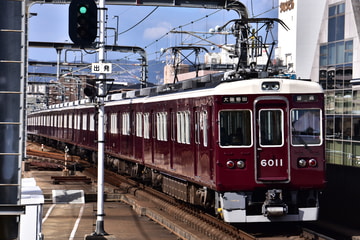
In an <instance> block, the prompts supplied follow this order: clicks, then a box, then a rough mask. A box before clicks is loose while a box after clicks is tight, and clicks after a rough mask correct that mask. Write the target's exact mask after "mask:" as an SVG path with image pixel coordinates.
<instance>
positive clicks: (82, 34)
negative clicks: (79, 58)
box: [69, 0, 98, 47]
mask: <svg viewBox="0 0 360 240" xmlns="http://www.w3.org/2000/svg"><path fill="white" fill-rule="evenodd" d="M97 12H98V11H97V5H96V3H95V1H94V0H72V1H71V3H70V6H69V36H70V39H71V41H73V43H75V44H78V45H81V46H82V47H85V46H89V45H91V44H92V43H93V42H94V41H95V39H96V36H97Z"/></svg>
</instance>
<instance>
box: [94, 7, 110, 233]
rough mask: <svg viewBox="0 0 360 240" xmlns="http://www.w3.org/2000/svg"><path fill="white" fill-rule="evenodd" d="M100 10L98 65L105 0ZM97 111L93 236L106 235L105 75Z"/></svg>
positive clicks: (101, 57)
mask: <svg viewBox="0 0 360 240" xmlns="http://www.w3.org/2000/svg"><path fill="white" fill-rule="evenodd" d="M99 8H100V24H99V25H100V39H99V40H100V41H99V42H100V45H99V63H104V62H105V0H100V1H99ZM99 79H100V83H99V91H98V94H99V98H98V104H99V110H98V113H99V114H98V181H97V184H98V185H97V191H98V192H97V218H96V230H95V235H99V236H104V235H108V234H107V233H106V232H105V230H104V216H105V214H104V148H105V146H104V145H105V138H104V137H105V134H104V115H105V107H104V96H105V93H106V82H105V81H101V79H106V75H105V74H103V73H102V74H100V75H99Z"/></svg>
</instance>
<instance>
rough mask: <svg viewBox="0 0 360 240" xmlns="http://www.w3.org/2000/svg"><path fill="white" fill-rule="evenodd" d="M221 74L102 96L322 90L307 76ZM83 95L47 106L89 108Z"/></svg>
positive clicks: (135, 98)
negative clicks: (235, 77) (229, 78)
mask: <svg viewBox="0 0 360 240" xmlns="http://www.w3.org/2000/svg"><path fill="white" fill-rule="evenodd" d="M222 78H223V73H222V74H212V75H207V76H203V77H199V78H195V79H190V80H186V81H181V82H178V83H175V84H164V85H160V86H156V87H150V88H143V89H139V90H133V91H129V92H125V93H120V94H112V95H109V96H108V97H107V98H106V105H107V106H112V105H116V104H119V101H121V102H122V104H130V103H148V102H155V101H167V100H172V99H178V98H193V97H203V96H211V95H241V94H246V95H250V94H266V95H268V94H279V93H281V94H304V93H322V92H323V89H322V87H321V86H320V85H319V84H318V83H316V82H312V81H309V80H295V79H284V78H276V77H273V78H255V79H246V80H237V81H236V80H233V81H222ZM92 106H93V105H89V104H86V99H83V100H80V101H76V102H68V103H63V104H56V105H52V106H50V107H49V110H52V111H54V110H56V109H63V108H69V109H71V108H75V107H76V108H90V107H92Z"/></svg>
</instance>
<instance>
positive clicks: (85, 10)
mask: <svg viewBox="0 0 360 240" xmlns="http://www.w3.org/2000/svg"><path fill="white" fill-rule="evenodd" d="M87 10H88V9H87V7H85V6H81V7H79V13H81V14H86V13H87Z"/></svg>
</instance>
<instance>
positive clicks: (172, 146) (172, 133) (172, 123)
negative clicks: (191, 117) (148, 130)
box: [169, 109, 176, 169]
mask: <svg viewBox="0 0 360 240" xmlns="http://www.w3.org/2000/svg"><path fill="white" fill-rule="evenodd" d="M169 121H170V169H174V152H175V141H176V135H175V134H176V125H175V121H176V115H175V112H174V111H173V109H170V120H169Z"/></svg>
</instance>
